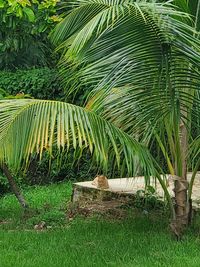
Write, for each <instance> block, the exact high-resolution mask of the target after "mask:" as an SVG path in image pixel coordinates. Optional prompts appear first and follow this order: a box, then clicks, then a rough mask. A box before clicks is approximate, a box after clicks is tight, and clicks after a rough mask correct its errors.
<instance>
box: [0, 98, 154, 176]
mask: <svg viewBox="0 0 200 267" xmlns="http://www.w3.org/2000/svg"><path fill="white" fill-rule="evenodd" d="M0 129H1V131H0V159H1V160H2V161H6V162H7V163H8V164H9V166H11V167H12V168H14V169H19V168H20V166H21V165H23V166H26V165H27V164H28V162H29V159H30V156H31V155H32V154H33V153H38V154H40V156H41V157H42V153H43V151H45V150H46V151H48V152H49V153H50V155H51V154H52V153H53V152H52V151H53V147H54V146H55V147H57V148H58V150H59V151H60V152H61V153H62V151H64V150H66V149H68V148H69V147H70V146H72V147H73V148H74V149H76V148H81V149H85V148H88V149H89V151H90V153H91V154H92V155H93V156H94V158H95V160H96V162H97V164H100V165H101V166H102V167H103V168H104V170H105V171H106V170H107V167H108V162H109V160H111V161H116V162H117V165H118V168H120V166H126V174H129V175H134V174H137V172H138V164H139V165H140V166H141V168H142V169H143V171H144V174H145V175H147V176H150V175H153V176H156V175H158V169H157V165H156V164H155V162H154V160H153V158H152V157H151V155H150V154H149V152H148V150H147V149H146V148H145V147H144V146H142V145H140V144H139V143H138V142H137V141H136V140H134V139H133V138H132V137H130V136H129V135H127V134H125V133H124V132H123V131H121V130H120V129H118V128H117V127H115V126H114V125H112V124H111V123H109V122H107V121H106V120H104V119H102V118H100V117H99V116H98V115H96V114H95V113H92V112H89V111H86V110H85V109H83V108H81V107H77V106H74V105H71V104H67V103H63V102H56V101H46V100H34V99H21V100H1V101H0Z"/></svg>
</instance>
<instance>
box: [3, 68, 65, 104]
mask: <svg viewBox="0 0 200 267" xmlns="http://www.w3.org/2000/svg"><path fill="white" fill-rule="evenodd" d="M0 88H1V89H3V90H5V91H6V92H7V93H9V94H12V95H16V94H18V93H19V92H24V93H25V94H30V95H31V96H32V97H34V98H37V99H56V100H59V99H62V97H64V93H63V89H62V86H61V84H60V81H59V78H58V72H57V70H56V69H49V68H40V69H30V70H17V71H15V72H10V71H0Z"/></svg>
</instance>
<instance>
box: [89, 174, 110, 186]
mask: <svg viewBox="0 0 200 267" xmlns="http://www.w3.org/2000/svg"><path fill="white" fill-rule="evenodd" d="M92 185H95V186H96V187H97V188H99V189H108V188H109V184H108V179H107V177H106V176H104V175H97V176H96V177H95V178H94V180H93V181H92Z"/></svg>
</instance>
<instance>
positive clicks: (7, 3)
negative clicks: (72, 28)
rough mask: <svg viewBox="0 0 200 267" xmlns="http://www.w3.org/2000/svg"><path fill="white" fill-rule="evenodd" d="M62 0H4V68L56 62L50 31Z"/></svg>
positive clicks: (0, 21) (0, 59) (0, 25)
mask: <svg viewBox="0 0 200 267" xmlns="http://www.w3.org/2000/svg"><path fill="white" fill-rule="evenodd" d="M58 2H59V0H45V1H38V0H15V1H11V0H0V69H15V68H27V67H33V66H46V65H52V63H53V62H52V61H53V57H52V56H51V52H52V47H51V44H50V42H49V40H48V34H49V32H50V31H51V29H52V28H53V27H54V26H55V24H56V23H57V22H58V21H60V18H59V16H58V15H57V13H56V11H57V4H58Z"/></svg>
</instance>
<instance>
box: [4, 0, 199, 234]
mask: <svg viewBox="0 0 200 267" xmlns="http://www.w3.org/2000/svg"><path fill="white" fill-rule="evenodd" d="M175 2H176V4H177V6H178V5H179V6H180V7H181V8H183V10H184V12H182V11H181V10H180V8H179V9H178V8H177V7H176V6H175V5H173V3H172V1H164V2H158V1H153V0H149V1H147V0H138V1H133V0H113V1H110V0H79V1H74V2H70V5H72V6H70V7H69V9H68V10H70V11H69V12H68V13H67V14H66V16H65V17H64V19H63V20H62V22H61V23H60V24H59V25H58V26H57V27H56V28H55V30H54V31H53V33H52V36H51V37H52V41H53V43H54V44H55V45H56V46H57V47H58V50H60V51H61V52H62V57H61V59H60V71H61V76H62V77H63V83H64V84H65V86H66V88H67V91H68V94H71V93H75V92H76V91H78V90H79V89H80V88H87V91H89V92H90V94H89V96H88V97H89V101H88V103H87V105H86V107H85V108H80V107H77V106H75V105H71V104H67V103H62V102H55V101H45V100H44V101H41V100H40V101H39V100H33V99H31V100H12V101H11V100H7V101H5V100H2V101H0V142H1V146H0V147H1V148H0V157H1V161H2V162H6V163H7V164H8V165H9V166H10V167H11V168H13V169H15V170H18V169H19V168H20V167H21V166H22V167H24V168H25V167H26V166H27V164H28V162H29V159H30V155H32V154H34V153H39V154H40V156H42V152H43V151H44V150H48V151H49V153H50V154H52V153H53V147H54V146H57V147H58V149H59V151H60V152H63V151H64V149H65V148H66V149H67V148H68V147H69V146H70V145H72V146H73V147H74V149H76V148H79V149H80V150H81V151H82V150H83V149H89V151H90V152H91V154H92V156H93V157H94V159H95V161H96V162H97V163H99V164H101V165H102V166H103V168H104V170H105V171H106V170H107V168H108V164H109V162H114V163H116V164H114V166H115V165H116V166H117V167H118V168H120V170H122V174H123V172H125V173H126V174H128V175H137V174H138V172H139V171H140V172H142V173H143V174H144V175H145V177H146V178H147V180H148V178H149V177H150V176H153V177H155V178H157V179H158V180H159V182H160V183H161V185H162V187H163V189H164V191H165V194H166V197H167V199H168V202H169V204H170V208H171V212H172V222H171V228H172V230H173V232H174V233H175V234H176V235H177V236H178V237H179V236H180V235H181V233H182V231H183V229H184V228H185V226H187V224H188V221H189V214H190V212H189V209H190V205H189V204H190V203H191V200H190V199H191V192H192V184H193V180H194V178H195V174H196V172H197V170H198V168H199V160H198V156H199V153H200V149H199V147H200V146H199V143H200V137H199V132H200V128H199V125H200V122H199V118H200V116H199V114H200V105H199V103H200V102H199V101H200V98H199V90H198V89H199V85H200V79H199V66H200V46H199V44H200V42H199V34H198V31H197V30H198V29H197V25H198V23H197V22H198V12H197V14H196V19H194V18H193V17H191V16H189V13H188V12H189V11H188V10H189V6H188V2H189V1H182V2H181V1H178V0H177V1H174V3H175ZM186 11H187V13H186ZM192 127H195V129H197V130H196V132H195V134H194V135H193V134H192V132H191V129H192ZM153 142H157V146H158V147H159V149H160V151H161V152H162V154H163V157H164V159H165V160H166V164H167V171H168V172H169V173H170V174H171V176H172V177H173V179H174V181H175V201H176V206H175V207H173V203H172V200H171V198H170V195H169V193H168V190H167V186H166V183H165V176H161V174H163V173H164V169H163V168H162V167H161V166H160V165H159V161H158V162H156V160H155V159H154V158H153V156H152V155H151V153H150V148H151V145H152V143H153ZM191 159H192V160H191ZM188 164H190V166H191V168H192V169H193V171H194V172H193V177H192V181H191V183H190V189H189V191H188V181H187V176H186V174H187V170H188ZM163 177H164V178H163Z"/></svg>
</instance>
